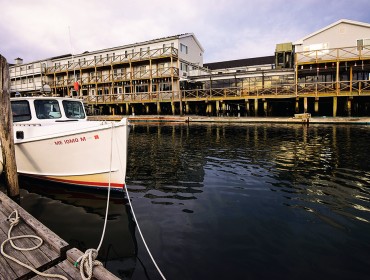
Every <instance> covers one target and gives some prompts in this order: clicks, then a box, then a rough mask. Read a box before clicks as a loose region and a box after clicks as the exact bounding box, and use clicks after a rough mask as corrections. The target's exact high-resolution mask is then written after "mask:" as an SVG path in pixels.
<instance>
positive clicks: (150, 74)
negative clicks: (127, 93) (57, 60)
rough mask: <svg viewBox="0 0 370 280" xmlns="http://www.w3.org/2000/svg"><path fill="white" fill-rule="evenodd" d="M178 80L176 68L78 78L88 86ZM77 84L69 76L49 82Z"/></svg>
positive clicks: (67, 84) (53, 84) (54, 84)
mask: <svg viewBox="0 0 370 280" xmlns="http://www.w3.org/2000/svg"><path fill="white" fill-rule="evenodd" d="M170 77H174V78H178V77H179V69H178V68H176V67H166V68H160V69H151V70H146V69H145V70H140V69H135V70H134V71H133V73H131V72H130V71H125V72H121V73H113V74H104V75H89V76H84V75H83V76H82V78H81V77H78V78H77V81H78V82H79V84H80V85H81V86H82V85H84V84H85V85H86V84H95V83H96V84H99V83H114V82H121V81H131V80H140V79H152V78H170ZM74 82H75V78H74V77H72V76H69V77H68V79H67V76H65V77H63V78H62V79H56V80H55V81H53V82H48V84H49V86H50V87H66V86H73V83H74Z"/></svg>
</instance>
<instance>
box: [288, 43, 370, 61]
mask: <svg viewBox="0 0 370 280" xmlns="http://www.w3.org/2000/svg"><path fill="white" fill-rule="evenodd" d="M364 59H370V46H363V47H362V48H358V47H349V48H336V49H322V50H316V51H303V52H297V53H296V59H295V62H296V63H297V64H298V65H299V64H307V63H323V62H326V61H348V60H364Z"/></svg>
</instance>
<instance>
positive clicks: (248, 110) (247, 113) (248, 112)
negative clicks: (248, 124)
mask: <svg viewBox="0 0 370 280" xmlns="http://www.w3.org/2000/svg"><path fill="white" fill-rule="evenodd" d="M245 108H246V116H250V115H251V113H250V109H249V100H248V99H246V100H245Z"/></svg>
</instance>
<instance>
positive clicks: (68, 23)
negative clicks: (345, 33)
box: [0, 0, 370, 63]
mask: <svg viewBox="0 0 370 280" xmlns="http://www.w3.org/2000/svg"><path fill="white" fill-rule="evenodd" d="M0 9H1V20H0V54H1V55H2V56H3V57H5V58H6V59H7V61H8V62H9V63H14V59H15V58H17V57H20V58H22V59H23V62H24V63H28V62H33V61H37V60H41V59H46V58H50V57H54V56H59V55H64V54H70V53H74V54H78V53H83V52H84V51H94V50H100V49H105V48H111V47H118V46H124V45H127V44H132V43H137V42H143V41H148V40H152V39H157V38H162V37H168V36H173V35H178V34H184V33H194V34H195V36H196V37H197V39H198V41H199V42H200V43H201V45H202V47H203V49H204V56H203V60H204V61H203V62H204V63H210V62H219V61H227V60H236V59H244V58H252V57H259V56H269V55H274V51H275V45H276V44H278V43H285V42H294V41H297V40H299V39H301V38H303V37H305V36H306V35H308V34H311V33H313V32H315V31H317V30H319V29H321V28H323V27H325V26H328V25H330V24H332V23H334V22H336V21H338V20H340V19H349V20H354V21H360V22H365V23H370V12H369V11H370V1H368V0H352V1H349V0H299V1H295V0H253V1H252V0H181V1H169V0H167V1H164V0H134V1H133V0H131V1H128V0H60V1H57V0H0Z"/></svg>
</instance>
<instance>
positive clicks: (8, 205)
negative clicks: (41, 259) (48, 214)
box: [0, 192, 69, 255]
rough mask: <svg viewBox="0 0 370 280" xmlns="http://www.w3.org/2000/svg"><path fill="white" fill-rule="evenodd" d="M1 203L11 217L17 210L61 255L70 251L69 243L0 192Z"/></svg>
mask: <svg viewBox="0 0 370 280" xmlns="http://www.w3.org/2000/svg"><path fill="white" fill-rule="evenodd" d="M0 202H1V205H2V206H3V207H4V208H5V209H6V210H7V211H8V215H10V213H11V212H13V211H14V210H17V211H18V213H19V216H21V217H22V220H23V221H24V222H25V223H26V224H27V225H28V226H29V227H30V228H32V229H34V231H35V233H36V234H37V235H38V236H40V237H41V238H42V239H43V240H44V242H46V243H48V244H49V245H50V246H52V247H53V249H54V250H55V251H56V252H57V253H58V254H59V255H63V254H65V252H66V251H67V249H69V245H68V243H67V242H65V241H64V240H63V239H61V238H60V237H59V236H58V235H56V234H55V233H54V232H52V231H51V230H49V229H48V228H47V227H46V226H44V225H43V224H42V223H40V222H39V221H38V220H37V219H35V218H34V217H33V216H32V215H31V214H29V213H28V212H27V211H26V210H24V209H23V208H22V207H20V206H19V205H18V204H17V203H15V202H14V201H13V200H11V199H10V198H9V197H8V196H6V195H5V194H4V193H2V192H0Z"/></svg>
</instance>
